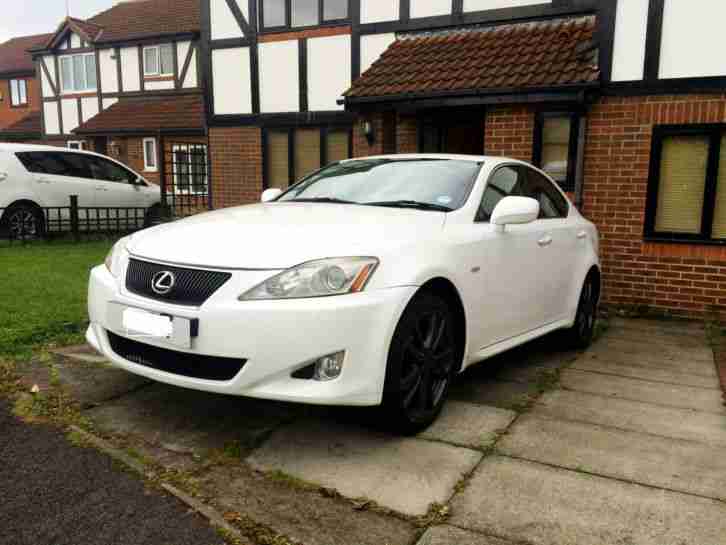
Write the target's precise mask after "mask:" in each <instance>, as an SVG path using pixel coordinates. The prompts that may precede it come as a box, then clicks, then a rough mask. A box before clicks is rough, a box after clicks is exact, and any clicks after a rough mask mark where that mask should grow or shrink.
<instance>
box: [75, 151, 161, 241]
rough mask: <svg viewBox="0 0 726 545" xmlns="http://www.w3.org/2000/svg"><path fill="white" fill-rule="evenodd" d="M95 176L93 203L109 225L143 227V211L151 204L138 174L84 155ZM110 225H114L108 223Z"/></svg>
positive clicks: (114, 163) (99, 158) (102, 158)
mask: <svg viewBox="0 0 726 545" xmlns="http://www.w3.org/2000/svg"><path fill="white" fill-rule="evenodd" d="M87 160H88V162H89V165H90V169H91V172H92V174H93V177H94V179H95V188H96V206H97V207H98V208H99V212H100V213H101V214H102V215H103V216H104V217H106V218H107V219H108V223H109V224H110V226H111V227H115V228H117V229H119V228H120V229H136V228H139V227H142V226H143V220H144V211H145V209H146V208H148V207H149V206H151V204H153V203H152V202H151V200H152V195H151V194H150V193H149V192H148V191H144V188H145V187H146V186H145V184H144V182H143V181H141V180H139V175H138V174H136V173H135V172H133V171H132V170H130V169H127V168H126V167H123V166H122V165H120V164H118V163H116V162H114V161H111V160H110V159H106V158H105V157H100V156H97V155H89V156H87ZM111 224H113V225H111Z"/></svg>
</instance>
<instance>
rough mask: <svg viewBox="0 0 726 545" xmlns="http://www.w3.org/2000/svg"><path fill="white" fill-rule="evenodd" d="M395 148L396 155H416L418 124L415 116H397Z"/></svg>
mask: <svg viewBox="0 0 726 545" xmlns="http://www.w3.org/2000/svg"><path fill="white" fill-rule="evenodd" d="M396 147H397V149H398V153H416V152H417V151H418V124H417V122H416V117H415V116H402V115H399V116H398V119H397V121H396Z"/></svg>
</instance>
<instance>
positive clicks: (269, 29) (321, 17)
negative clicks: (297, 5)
mask: <svg viewBox="0 0 726 545" xmlns="http://www.w3.org/2000/svg"><path fill="white" fill-rule="evenodd" d="M265 1H266V0H260V1H259V2H258V7H257V10H258V12H259V23H260V32H261V33H274V32H289V31H298V30H307V29H311V28H318V27H325V26H338V25H341V24H345V23H350V21H351V9H352V7H353V6H352V4H353V2H351V0H344V1H345V2H346V3H347V12H348V16H347V17H345V18H343V19H328V20H326V19H325V4H326V2H334V1H335V0H317V3H318V18H317V22H316V23H315V24H313V25H306V26H294V25H293V24H292V3H293V1H294V0H282V1H283V2H284V3H285V6H284V10H285V24H284V25H275V26H265V7H264V4H265Z"/></svg>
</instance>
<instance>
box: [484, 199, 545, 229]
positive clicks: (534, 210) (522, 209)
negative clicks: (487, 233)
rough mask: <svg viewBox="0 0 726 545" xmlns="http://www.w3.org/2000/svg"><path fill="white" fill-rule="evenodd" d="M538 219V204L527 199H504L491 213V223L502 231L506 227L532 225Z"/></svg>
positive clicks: (533, 200)
mask: <svg viewBox="0 0 726 545" xmlns="http://www.w3.org/2000/svg"><path fill="white" fill-rule="evenodd" d="M538 217H539V202H537V201H536V200H535V199H530V198H529V197H504V198H503V199H502V200H501V201H499V204H497V206H496V207H495V208H494V212H492V218H491V223H492V225H496V226H497V228H498V230H499V231H500V232H501V231H504V228H505V227H506V226H507V225H522V224H525V223H532V222H533V221H535V220H536V219H537V218H538Z"/></svg>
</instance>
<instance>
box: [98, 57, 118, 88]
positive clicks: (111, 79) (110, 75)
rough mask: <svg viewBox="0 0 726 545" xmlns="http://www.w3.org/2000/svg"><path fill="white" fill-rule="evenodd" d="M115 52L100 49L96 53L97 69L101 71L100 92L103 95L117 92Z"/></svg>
mask: <svg viewBox="0 0 726 545" xmlns="http://www.w3.org/2000/svg"><path fill="white" fill-rule="evenodd" d="M115 54H116V52H115V51H114V50H113V49H102V50H101V51H99V52H98V60H99V68H100V70H101V91H102V92H104V93H117V92H118V70H117V69H116V59H115V58H113V57H114V56H115Z"/></svg>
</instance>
